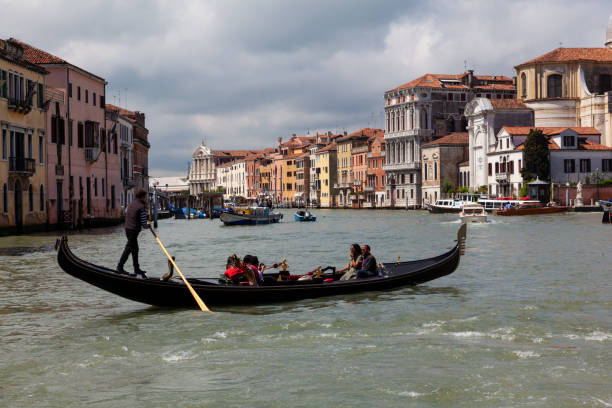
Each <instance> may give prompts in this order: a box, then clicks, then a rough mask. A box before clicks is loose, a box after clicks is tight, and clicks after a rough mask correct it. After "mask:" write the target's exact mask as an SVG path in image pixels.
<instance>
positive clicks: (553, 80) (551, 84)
mask: <svg viewBox="0 0 612 408" xmlns="http://www.w3.org/2000/svg"><path fill="white" fill-rule="evenodd" d="M562 80H563V77H562V76H561V75H559V74H552V75H549V76H548V78H547V80H546V84H547V87H546V95H547V97H549V98H561V96H562V86H561V83H562Z"/></svg>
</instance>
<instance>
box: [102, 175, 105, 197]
mask: <svg viewBox="0 0 612 408" xmlns="http://www.w3.org/2000/svg"><path fill="white" fill-rule="evenodd" d="M104 187H106V185H105V184H104V177H103V178H102V197H104V190H105V188H104Z"/></svg>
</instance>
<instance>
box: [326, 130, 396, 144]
mask: <svg viewBox="0 0 612 408" xmlns="http://www.w3.org/2000/svg"><path fill="white" fill-rule="evenodd" d="M380 133H382V135H383V137H384V130H382V129H372V128H363V129H361V130H358V131H356V132H353V133H350V134H348V135H346V136H341V137H339V138H337V139H336V142H339V143H340V142H346V141H348V140H362V139H369V138H370V137H372V136H375V135H377V134H380Z"/></svg>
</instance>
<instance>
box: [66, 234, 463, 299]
mask: <svg viewBox="0 0 612 408" xmlns="http://www.w3.org/2000/svg"><path fill="white" fill-rule="evenodd" d="M463 227H464V226H462V228H463ZM463 231H465V229H464V228H463ZM464 234H465V233H464ZM461 251H462V240H461V238H460V239H459V241H458V243H457V245H455V247H454V248H453V249H451V250H450V251H448V252H446V253H445V254H442V255H440V256H437V257H434V258H429V259H424V260H419V261H411V262H401V263H395V264H394V263H388V264H383V266H384V268H385V269H386V271H387V273H388V275H386V276H381V277H373V278H366V279H357V280H349V281H338V280H337V281H333V282H325V283H324V282H312V281H289V282H282V283H278V284H276V285H270V286H268V285H264V286H239V285H225V284H215V283H210V282H206V281H203V280H199V279H190V280H189V282H190V284H191V285H192V287H193V288H194V290H195V291H196V292H197V293H198V295H199V296H200V297H201V298H202V300H204V302H205V303H206V304H207V305H208V306H219V305H246V304H269V303H278V302H289V301H295V300H301V299H311V298H318V297H324V296H339V295H347V294H353V293H359V292H368V291H381V290H389V289H395V288H399V287H403V286H410V285H417V284H420V283H424V282H428V281H431V280H434V279H438V278H440V277H442V276H446V275H448V274H450V273H452V272H453V271H454V270H455V269H456V268H457V266H458V265H459V260H460V258H461ZM58 262H59V265H60V266H61V268H62V269H63V270H64V271H65V272H66V273H68V274H70V275H72V276H74V277H76V278H78V279H81V280H83V281H85V282H87V283H90V284H92V285H94V286H96V287H98V288H100V289H103V290H106V291H108V292H111V293H114V294H116V295H118V296H121V297H124V298H127V299H130V300H133V301H136V302H141V303H146V304H149V305H154V306H161V307H189V308H197V304H196V303H195V300H194V299H193V297H192V295H191V294H190V292H189V291H188V289H187V287H186V285H185V284H184V283H182V282H181V281H169V282H164V281H161V280H158V279H153V278H149V279H141V278H136V277H130V276H128V275H120V274H117V273H116V272H115V271H113V270H111V269H108V268H104V267H101V266H97V265H94V264H91V263H89V262H86V261H83V260H81V259H79V258H78V257H76V256H75V255H74V254H73V253H72V251H70V248H69V247H68V240H67V238H66V237H62V238H61V239H60V240H58Z"/></svg>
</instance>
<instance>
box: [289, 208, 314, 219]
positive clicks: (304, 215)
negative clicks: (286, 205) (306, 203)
mask: <svg viewBox="0 0 612 408" xmlns="http://www.w3.org/2000/svg"><path fill="white" fill-rule="evenodd" d="M293 218H294V219H295V220H296V221H316V220H317V217H316V216H315V215H314V214H312V213H311V212H310V211H308V210H298V211H296V212H295V214H293Z"/></svg>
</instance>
